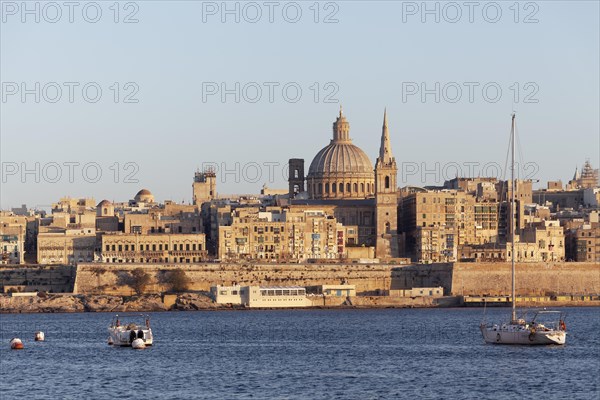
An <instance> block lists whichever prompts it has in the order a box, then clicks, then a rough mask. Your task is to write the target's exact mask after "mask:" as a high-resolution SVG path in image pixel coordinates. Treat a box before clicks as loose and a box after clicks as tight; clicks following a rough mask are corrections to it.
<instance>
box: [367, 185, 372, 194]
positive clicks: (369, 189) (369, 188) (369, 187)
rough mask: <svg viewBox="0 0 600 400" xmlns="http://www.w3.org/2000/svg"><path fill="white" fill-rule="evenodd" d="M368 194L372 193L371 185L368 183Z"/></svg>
mask: <svg viewBox="0 0 600 400" xmlns="http://www.w3.org/2000/svg"><path fill="white" fill-rule="evenodd" d="M367 193H371V184H370V183H367Z"/></svg>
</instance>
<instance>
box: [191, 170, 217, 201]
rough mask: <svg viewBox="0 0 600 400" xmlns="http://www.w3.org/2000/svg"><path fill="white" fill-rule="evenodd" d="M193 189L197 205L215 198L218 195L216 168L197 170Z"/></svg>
mask: <svg viewBox="0 0 600 400" xmlns="http://www.w3.org/2000/svg"><path fill="white" fill-rule="evenodd" d="M192 191H193V196H194V204H195V205H197V206H201V205H202V203H205V202H208V201H210V200H212V199H214V198H215V196H216V195H217V175H216V174H215V172H214V170H213V169H211V168H209V169H206V170H204V171H203V172H200V171H196V173H195V174H194V183H193V184H192Z"/></svg>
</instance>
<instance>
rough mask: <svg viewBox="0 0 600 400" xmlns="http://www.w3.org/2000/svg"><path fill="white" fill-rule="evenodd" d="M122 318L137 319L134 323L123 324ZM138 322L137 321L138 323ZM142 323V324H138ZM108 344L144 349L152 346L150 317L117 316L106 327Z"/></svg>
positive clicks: (135, 315)
mask: <svg viewBox="0 0 600 400" xmlns="http://www.w3.org/2000/svg"><path fill="white" fill-rule="evenodd" d="M122 317H125V318H130V319H132V320H133V317H135V318H137V320H136V322H124V321H123V320H121V318H122ZM138 320H139V321H138ZM141 321H143V323H140V322H141ZM108 335H109V336H108V344H110V345H113V346H121V347H134V348H144V347H146V346H152V340H153V337H152V329H151V328H150V316H148V315H144V314H125V315H121V316H119V315H118V314H117V315H115V316H114V318H113V319H112V321H111V323H110V326H109V327H108Z"/></svg>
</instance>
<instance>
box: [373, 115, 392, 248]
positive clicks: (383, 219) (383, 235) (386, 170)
mask: <svg viewBox="0 0 600 400" xmlns="http://www.w3.org/2000/svg"><path fill="white" fill-rule="evenodd" d="M397 176H398V167H397V166H396V160H395V158H394V157H393V156H392V146H391V144H390V135H389V131H388V123H387V110H385V111H384V112H383V127H382V132H381V145H380V147H379V157H377V161H376V162H375V224H376V229H377V240H376V242H375V255H376V257H377V258H392V257H398V190H397V183H396V180H397Z"/></svg>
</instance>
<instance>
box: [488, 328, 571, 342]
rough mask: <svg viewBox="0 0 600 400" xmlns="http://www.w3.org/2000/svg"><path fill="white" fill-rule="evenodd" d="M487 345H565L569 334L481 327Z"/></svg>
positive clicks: (555, 331) (554, 331)
mask: <svg viewBox="0 0 600 400" xmlns="http://www.w3.org/2000/svg"><path fill="white" fill-rule="evenodd" d="M481 333H482V334H483V339H484V340H485V342H486V343H490V344H519V345H529V346H531V345H564V344H565V342H566V338H567V334H566V332H564V331H558V330H548V331H536V332H532V331H531V330H528V329H518V328H517V329H510V328H506V329H502V328H493V327H484V326H482V327H481Z"/></svg>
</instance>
